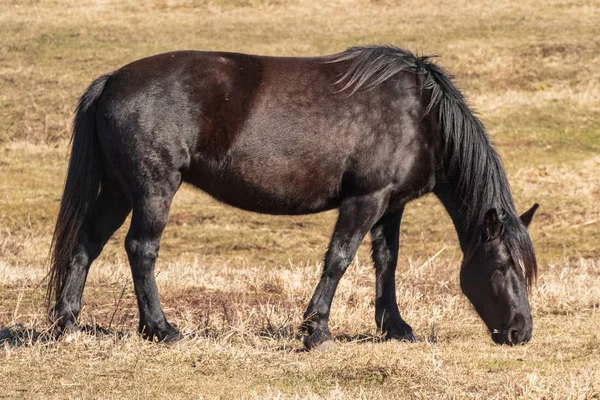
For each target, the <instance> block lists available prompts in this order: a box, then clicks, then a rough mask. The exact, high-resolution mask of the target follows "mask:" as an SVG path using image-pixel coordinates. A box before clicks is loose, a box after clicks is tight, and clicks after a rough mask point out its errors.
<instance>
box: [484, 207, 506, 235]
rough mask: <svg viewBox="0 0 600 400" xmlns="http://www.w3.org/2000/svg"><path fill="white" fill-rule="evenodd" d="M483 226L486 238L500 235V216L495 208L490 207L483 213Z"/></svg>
mask: <svg viewBox="0 0 600 400" xmlns="http://www.w3.org/2000/svg"><path fill="white" fill-rule="evenodd" d="M483 226H484V228H485V234H486V236H487V240H493V239H496V238H498V237H499V236H500V232H501V231H502V226H501V222H500V218H498V212H497V211H496V209H495V208H490V209H489V210H488V212H486V213H485V218H484V219H483Z"/></svg>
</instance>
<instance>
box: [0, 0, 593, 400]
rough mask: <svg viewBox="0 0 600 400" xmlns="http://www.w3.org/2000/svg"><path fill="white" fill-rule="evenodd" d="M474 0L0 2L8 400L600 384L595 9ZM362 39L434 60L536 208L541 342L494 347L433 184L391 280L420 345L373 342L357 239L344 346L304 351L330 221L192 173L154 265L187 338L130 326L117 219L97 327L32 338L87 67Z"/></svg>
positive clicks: (338, 307)
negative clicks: (217, 194) (232, 200)
mask: <svg viewBox="0 0 600 400" xmlns="http://www.w3.org/2000/svg"><path fill="white" fill-rule="evenodd" d="M397 3H401V4H402V5H397ZM463 3H465V2H458V1H449V0H448V1H433V0H422V1H412V0H411V1H406V2H396V1H392V0H372V1H366V0H365V1H358V0H332V1H325V0H315V1H309V0H299V1H296V2H291V1H290V2H287V1H285V0H270V1H269V0H224V1H217V0H147V1H143V2H142V1H134V0H124V1H116V0H78V1H74V0H3V1H1V2H0V343H1V344H0V347H1V350H0V376H1V378H0V397H7V398H71V397H72V398H130V397H131V398H144V399H145V398H159V397H160V398H240V397H241V398H348V399H355V398H369V399H370V398H385V399H387V398H425V399H431V398H484V399H491V398H494V399H505V398H545V399H551V398H557V399H563V398H572V399H588V398H590V399H591V398H596V399H597V398H600V245H599V244H600V178H599V176H600V4H598V2H597V1H593V0H589V1H585V0H549V1H544V2H540V1H537V0H520V1H512V0H510V1H487V0H473V1H470V2H468V5H465V4H463ZM371 43H393V44H396V45H399V46H401V47H405V48H408V49H410V50H413V51H416V52H418V53H437V54H440V55H441V56H442V57H441V58H440V59H439V60H438V62H439V63H440V64H441V65H443V66H444V67H446V68H447V69H448V70H450V71H451V72H452V73H453V74H454V75H455V76H456V82H457V85H458V86H459V87H460V88H461V89H462V90H463V91H464V92H465V93H466V94H467V96H468V98H469V101H470V104H471V105H473V106H474V108H475V109H477V110H478V112H479V114H480V117H481V118H482V120H483V121H484V123H485V124H486V126H487V127H488V130H489V132H490V134H491V135H492V137H493V139H494V141H495V143H496V144H497V147H498V150H499V151H500V153H501V155H502V157H503V160H504V164H505V166H506V170H507V173H508V176H509V180H510V182H511V185H512V188H513V192H514V196H515V200H516V203H517V207H518V209H519V210H521V211H524V210H526V209H527V208H529V207H530V206H531V205H532V204H533V203H534V202H538V203H540V210H539V211H538V214H536V217H535V218H534V221H533V224H532V226H531V228H530V233H531V236H532V240H533V242H534V245H535V247H536V251H537V254H538V260H539V264H540V266H539V269H540V276H539V279H538V282H537V284H536V285H535V287H534V288H533V290H532V293H531V295H530V300H531V304H532V310H533V316H534V322H535V329H534V336H533V339H532V341H531V342H530V343H529V344H527V345H526V346H517V347H514V348H510V347H506V346H496V345H494V344H493V343H492V341H491V340H490V338H489V336H488V334H487V332H486V329H485V327H484V325H483V323H482V322H481V320H480V319H479V317H478V316H477V315H476V314H475V312H474V311H473V310H472V308H471V305H470V304H469V302H468V301H467V300H466V299H465V298H464V296H463V295H462V294H461V292H460V288H459V284H458V272H459V266H460V260H461V253H460V251H459V248H458V243H457V239H456V234H455V233H454V230H453V226H452V224H451V221H450V219H449V218H448V217H447V215H446V214H445V212H444V210H443V208H442V206H441V205H440V204H439V202H438V201H437V200H436V199H435V198H433V197H431V196H426V197H424V198H421V199H418V200H416V201H414V202H413V203H411V204H410V205H409V206H408V207H407V211H406V213H405V217H404V221H403V226H402V238H401V243H402V248H401V253H400V264H399V267H398V277H397V282H398V302H399V305H400V309H401V311H402V312H403V316H404V318H405V319H406V320H407V322H409V323H410V324H411V325H412V326H413V328H414V329H415V333H416V335H417V338H418V339H419V340H418V342H417V343H399V342H381V341H379V340H378V334H377V332H376V329H375V323H374V306H373V304H374V276H373V271H372V266H371V262H370V255H369V247H368V246H367V244H366V243H365V244H363V247H361V249H360V251H359V254H358V256H357V258H356V260H355V261H354V262H353V265H352V266H351V267H350V268H349V270H348V272H347V274H346V275H345V276H344V278H343V280H342V283H341V285H340V288H339V289H338V292H337V295H336V297H335V299H334V305H333V310H332V316H331V328H332V332H333V334H334V336H336V338H337V339H338V343H339V345H338V346H336V347H335V348H334V349H331V350H329V351H326V352H310V353H307V352H302V351H299V350H301V349H302V341H301V337H300V336H299V333H298V327H299V325H300V322H301V317H302V313H303V312H304V309H305V307H306V305H307V303H308V300H309V298H310V296H311V294H312V291H313V289H314V286H315V285H316V282H317V279H318V277H319V274H320V270H321V266H322V265H321V259H322V254H323V252H324V251H325V248H326V246H327V241H328V238H329V235H330V234H331V231H332V227H333V223H334V220H335V215H336V214H335V213H334V212H328V213H325V214H320V215H313V216H307V217H270V216H264V215H257V214H251V213H246V212H242V211H239V210H236V209H232V208H229V207H226V206H223V205H221V204H218V203H217V202H216V201H214V200H212V199H210V198H209V197H207V196H206V195H204V194H202V193H200V192H198V191H196V190H194V189H192V188H190V187H183V188H182V189H181V190H180V192H179V193H178V194H177V196H176V199H175V203H174V205H173V208H172V212H171V217H170V223H169V225H168V227H167V229H166V231H165V234H164V239H163V245H162V247H161V257H160V258H159V261H158V264H157V272H158V277H157V280H158V282H159V287H160V292H161V297H162V301H163V305H164V306H165V313H166V314H167V317H168V318H169V320H171V321H172V322H174V323H175V324H177V325H178V326H179V327H180V328H181V329H182V330H183V332H185V333H189V334H193V337H192V338H190V339H187V340H184V341H182V342H180V343H178V344H175V345H173V346H165V345H160V344H153V343H148V342H146V341H143V340H142V339H140V338H139V337H138V336H137V334H136V333H135V331H136V327H137V318H138V317H137V307H136V303H135V297H134V294H133V287H132V281H131V275H130V271H129V266H128V264H127V257H126V255H125V251H124V249H123V244H122V243H123V239H124V234H125V231H126V229H125V228H123V229H121V230H120V231H119V232H118V233H117V234H116V235H115V237H113V238H112V239H111V241H110V242H109V244H108V245H107V246H106V248H105V250H104V253H103V254H102V256H101V257H100V259H99V260H98V261H97V262H96V263H95V264H94V266H93V267H92V271H91V273H90V276H89V279H88V284H87V287H86V291H85V294H84V308H83V311H82V318H81V319H82V323H83V324H86V325H88V326H90V327H92V328H94V329H95V330H96V332H95V334H94V333H92V332H78V333H74V334H71V335H68V336H64V337H63V338H61V339H60V340H58V341H49V342H48V341H43V340H38V339H39V337H40V336H39V335H40V334H41V333H43V332H44V331H45V330H46V329H48V323H47V321H46V314H45V308H44V301H43V299H44V284H43V283H42V282H43V279H44V276H45V274H46V271H47V270H46V261H45V259H46V256H47V253H48V247H49V244H50V238H51V234H52V228H53V224H54V220H55V217H56V214H57V211H58V204H59V203H58V202H59V199H60V196H61V190H62V184H63V179H64V175H65V172H66V165H67V161H68V155H69V153H68V151H69V148H68V138H69V133H70V132H69V131H70V123H71V118H72V113H73V110H74V108H75V104H76V101H77V99H78V96H79V95H80V94H81V93H82V92H83V91H84V90H85V88H86V87H87V85H89V83H90V82H91V81H92V80H93V79H94V78H95V77H96V76H98V75H100V74H102V73H105V72H109V71H111V70H113V69H115V68H118V67H119V66H121V65H123V64H125V63H127V62H129V61H133V60H135V59H138V58H141V57H143V56H147V55H151V54H154V53H159V52H163V51H169V50H176V49H219V50H228V51H240V52H251V53H260V54H269V55H313V54H327V53H333V52H337V51H341V50H343V49H345V48H346V47H349V46H352V45H358V44H371ZM126 225H127V224H126Z"/></svg>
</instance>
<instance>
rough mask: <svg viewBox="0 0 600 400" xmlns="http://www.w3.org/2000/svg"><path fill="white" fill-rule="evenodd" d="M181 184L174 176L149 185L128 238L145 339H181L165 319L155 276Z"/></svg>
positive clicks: (139, 200) (135, 205)
mask: <svg viewBox="0 0 600 400" xmlns="http://www.w3.org/2000/svg"><path fill="white" fill-rule="evenodd" d="M180 183H181V175H180V174H179V173H173V174H172V175H171V177H170V179H167V180H166V182H165V181H163V182H155V183H153V184H147V185H145V188H144V189H143V192H142V193H143V194H140V195H139V196H138V198H137V199H134V203H133V216H132V219H131V227H130V228H129V232H128V233H127V238H126V239H125V249H126V250H127V256H128V257H129V264H130V265H131V272H132V275H133V284H134V288H135V294H136V297H137V301H138V308H139V312H140V324H139V331H140V333H141V334H142V336H143V337H145V338H148V339H151V340H154V339H156V340H158V341H167V342H168V341H175V340H178V339H180V338H181V335H180V334H179V332H178V331H177V330H176V329H175V328H174V327H173V326H171V324H169V323H168V322H167V319H166V318H165V315H164V313H163V310H162V307H161V304H160V299H159V296H158V287H157V286H156V279H155V275H154V264H155V262H156V258H157V257H158V250H159V247H160V238H161V236H162V232H163V230H164V228H165V226H166V224H167V219H168V215H169V209H170V207H171V201H172V199H173V196H174V195H175V192H176V191H177V189H178V188H179V185H180Z"/></svg>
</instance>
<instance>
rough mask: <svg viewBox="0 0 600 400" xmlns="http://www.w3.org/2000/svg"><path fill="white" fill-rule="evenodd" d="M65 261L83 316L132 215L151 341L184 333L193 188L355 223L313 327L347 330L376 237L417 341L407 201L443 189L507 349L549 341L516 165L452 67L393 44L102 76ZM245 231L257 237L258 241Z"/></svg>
mask: <svg viewBox="0 0 600 400" xmlns="http://www.w3.org/2000/svg"><path fill="white" fill-rule="evenodd" d="M73 130H74V132H73V143H72V153H71V159H70V162H69V169H68V174H67V178H66V183H65V189H64V195H63V197H62V201H61V206H60V212H59V215H58V220H57V223H56V229H55V232H54V237H53V244H52V253H51V271H50V281H49V290H48V298H49V300H51V299H52V298H55V300H56V303H55V305H54V307H53V308H52V310H51V318H52V319H53V321H55V322H56V323H57V324H58V326H59V327H61V328H63V329H64V328H66V327H69V326H72V325H74V324H76V323H77V317H78V314H79V312H80V309H81V297H82V293H83V288H84V285H85V281H86V277H87V274H88V270H89V268H90V265H91V263H92V262H93V261H94V259H96V258H97V257H98V255H99V254H100V252H101V251H102V248H103V246H104V245H105V244H106V242H107V241H108V239H109V238H110V236H111V235H112V234H113V233H114V232H115V231H116V230H117V229H118V228H119V227H120V226H121V225H122V224H123V222H124V221H125V218H126V217H127V215H128V214H129V213H130V212H131V211H132V212H133V215H132V220H131V226H130V228H129V232H128V233H127V237H126V239H125V248H126V250H127V255H128V258H129V262H130V265H131V271H132V274H133V281H134V286H135V293H136V296H137V302H138V307H139V313H140V323H139V331H140V332H141V333H142V335H144V336H145V337H147V338H150V339H154V340H159V341H173V340H177V339H179V338H181V335H180V333H179V332H178V331H177V330H176V329H175V328H174V327H173V326H172V325H171V324H169V322H167V320H166V318H165V315H164V313H163V310H162V307H161V303H160V300H159V295H158V289H157V285H156V280H155V273H154V265H155V261H156V258H157V257H158V251H159V246H160V239H161V234H162V232H163V229H164V228H165V225H166V224H167V219H168V214H169V208H170V206H171V201H172V199H173V196H174V194H175V192H176V191H177V190H178V189H179V187H180V185H181V184H182V182H188V183H190V184H192V185H194V186H196V187H198V188H200V189H202V190H203V191H205V192H206V193H208V194H210V195H211V196H212V197H214V198H215V199H218V200H220V201H222V202H224V203H226V204H229V205H231V206H234V207H238V208H241V209H244V210H249V211H253V212H259V213H266V214H279V215H281V214H286V215H298V214H309V213H317V212H321V211H325V210H329V209H333V208H337V209H338V210H339V216H338V219H337V222H336V224H335V229H334V232H333V235H332V238H331V242H330V244H329V247H328V249H327V253H326V254H325V262H324V267H323V273H322V275H321V278H320V280H319V282H318V285H317V287H316V290H315V292H314V295H313V297H312V299H311V300H310V303H309V305H308V308H307V310H306V313H305V314H304V323H303V325H302V327H303V328H304V330H305V331H306V334H307V335H306V338H305V345H306V347H307V348H309V349H310V348H314V347H316V346H319V345H322V344H324V343H326V342H328V341H330V340H332V335H331V333H330V331H329V327H328V319H329V314H330V307H331V302H332V299H333V296H334V293H335V290H336V288H337V286H338V282H339V281H340V278H341V277H342V275H343V274H344V271H346V268H347V267H348V265H349V264H350V262H351V260H352V259H353V257H354V255H355V253H356V251H357V248H358V246H359V244H360V243H361V242H362V240H363V238H364V237H365V236H366V234H367V233H369V232H370V233H371V242H372V249H373V261H374V264H375V273H376V288H375V297H376V301H375V321H376V323H377V327H378V328H379V329H380V330H381V331H382V332H383V333H384V334H385V335H386V337H387V338H390V339H391V338H395V339H404V340H414V336H413V333H412V329H411V327H410V326H409V325H408V324H407V323H406V322H405V321H404V320H403V319H402V317H401V316H400V312H399V310H398V306H397V303H396V283H395V271H396V264H397V260H398V248H399V230H400V221H401V219H402V213H403V210H404V207H405V205H406V204H407V203H408V202H409V201H410V200H412V199H415V198H417V197H419V196H422V195H424V194H426V193H430V192H433V193H435V194H436V195H437V197H438V198H439V199H440V200H441V201H442V203H443V204H444V206H445V208H446V210H447V211H448V213H449V214H450V217H451V218H452V221H453V222H454V225H455V227H456V231H457V233H458V238H459V241H460V245H461V248H462V251H463V252H464V259H463V263H462V266H461V272H460V278H461V287H462V290H463V292H464V293H465V294H466V296H467V297H468V298H469V300H470V301H471V302H472V303H473V305H474V307H475V309H476V310H477V312H478V313H479V315H480V316H481V318H482V319H483V321H484V322H485V323H486V325H487V327H488V329H489V331H490V334H491V335H492V339H493V340H494V341H495V342H497V343H506V344H517V343H523V342H527V341H528V340H529V339H530V338H531V333H532V327H533V321H532V317H531V312H530V307H529V301H528V295H527V292H528V286H529V285H531V282H532V281H533V279H534V278H535V275H536V270H537V266H536V260H535V255H534V251H533V247H532V244H531V241H530V238H529V235H528V232H527V226H528V225H529V223H530V221H531V218H532V216H533V213H534V212H535V209H536V208H537V205H534V207H533V208H532V209H530V210H529V211H527V212H526V213H525V214H523V215H522V216H521V217H519V216H518V214H517V212H516V209H515V206H514V202H513V199H512V195H511V192H510V188H509V184H508V181H507V178H506V175H505V172H504V170H503V168H502V165H501V162H500V159H499V157H498V155H497V153H496V152H495V150H494V149H493V147H492V146H491V144H490V141H489V139H488V136H487V134H486V132H485V129H484V127H483V125H482V124H481V122H480V121H479V120H478V119H477V118H476V117H475V116H474V115H473V113H472V112H471V110H470V109H469V107H468V106H467V104H466V102H465V100H464V98H463V95H462V94H461V93H460V92H459V91H458V90H457V89H456V87H455V86H454V85H453V83H452V81H451V79H450V77H449V76H448V74H447V73H446V72H445V71H444V70H443V69H441V68H440V67H439V66H437V65H436V64H434V63H432V62H431V61H430V58H429V57H416V56H414V55H413V54H412V53H410V52H408V51H405V50H402V49H400V48H397V47H393V46H369V47H356V48H350V49H348V50H346V51H344V52H342V53H339V54H335V55H330V56H323V57H308V58H296V57H262V56H255V55H246V54H237V53H223V52H200V51H180V52H172V53H166V54H160V55H156V56H153V57H149V58H145V59H142V60H138V61H135V62H133V63H131V64H128V65H126V66H124V67H122V68H121V69H119V70H117V71H114V72H112V73H109V74H106V75H103V76H100V77H99V78H98V79H96V80H95V81H94V82H93V83H92V84H91V86H90V87H89V88H88V89H87V91H86V92H85V93H84V95H83V96H82V97H81V99H80V101H79V105H78V107H77V113H76V116H75V120H74V129H73ZM240 240H243V238H240Z"/></svg>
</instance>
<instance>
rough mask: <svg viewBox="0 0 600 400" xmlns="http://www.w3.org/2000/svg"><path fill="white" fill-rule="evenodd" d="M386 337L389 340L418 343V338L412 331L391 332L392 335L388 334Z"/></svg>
mask: <svg viewBox="0 0 600 400" xmlns="http://www.w3.org/2000/svg"><path fill="white" fill-rule="evenodd" d="M386 339H387V340H397V341H399V342H410V343H416V342H417V338H416V337H415V335H413V333H412V332H408V333H402V334H398V333H396V334H391V335H389V334H388V335H386Z"/></svg>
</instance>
